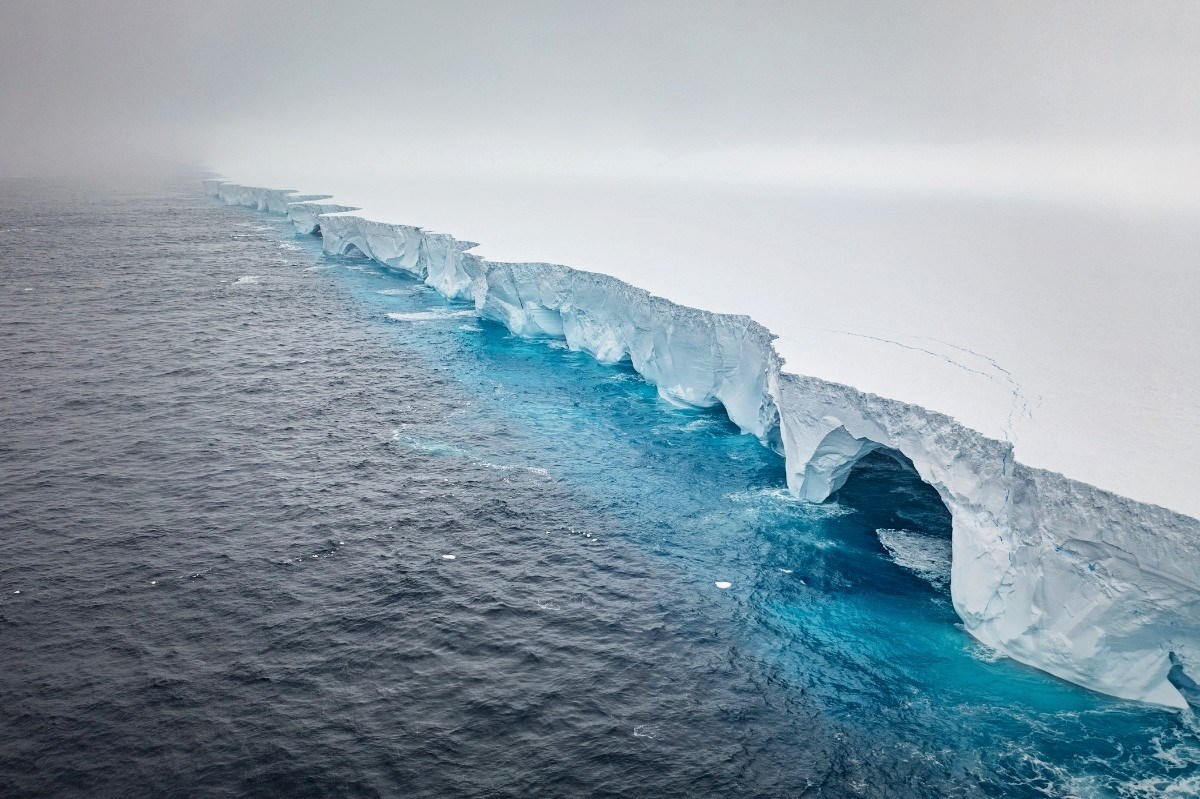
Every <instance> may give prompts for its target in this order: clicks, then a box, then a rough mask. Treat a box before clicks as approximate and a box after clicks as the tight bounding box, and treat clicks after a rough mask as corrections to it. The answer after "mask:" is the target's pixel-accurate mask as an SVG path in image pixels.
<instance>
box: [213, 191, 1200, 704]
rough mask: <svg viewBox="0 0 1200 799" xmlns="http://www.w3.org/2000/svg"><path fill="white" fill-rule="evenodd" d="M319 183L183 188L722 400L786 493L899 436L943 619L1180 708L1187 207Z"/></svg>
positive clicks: (1189, 312)
mask: <svg viewBox="0 0 1200 799" xmlns="http://www.w3.org/2000/svg"><path fill="white" fill-rule="evenodd" d="M293 177H294V176H293ZM242 179H243V180H248V181H250V182H251V183H257V184H260V185H264V186H271V185H287V184H290V183H294V181H293V180H282V179H279V178H278V176H274V175H246V176H243V177H242ZM250 179H253V180H250ZM331 183H332V184H337V185H330V182H326V183H325V184H323V185H321V186H315V187H313V188H315V189H322V190H327V191H332V192H333V196H332V197H330V196H328V195H289V194H288V193H287V192H286V191H280V190H276V189H262V188H255V187H254V186H253V185H237V184H232V183H226V182H221V181H209V182H207V184H206V185H207V187H208V191H209V192H210V193H211V194H213V195H214V196H219V197H221V198H222V199H223V200H224V201H225V202H227V203H231V204H239V205H246V206H250V207H254V208H258V209H260V210H264V211H270V212H274V213H287V214H288V215H289V217H290V218H291V219H292V221H293V223H294V224H295V226H296V229H297V231H298V232H301V233H311V232H319V233H320V234H321V235H322V237H323V242H324V244H323V246H324V248H325V250H326V251H328V252H331V253H335V254H343V255H346V254H351V255H357V254H363V255H366V256H368V257H370V258H373V259H375V260H376V261H379V262H380V263H383V264H386V265H388V266H390V267H392V268H396V269H400V270H403V271H406V272H409V273H412V274H415V275H417V276H419V277H421V278H423V279H424V280H425V282H426V283H428V284H429V285H430V286H432V287H434V288H436V289H437V290H439V291H440V292H442V293H443V294H444V295H446V296H447V297H451V298H456V299H460V300H465V301H470V302H473V303H474V306H475V309H476V312H477V313H478V314H479V315H481V316H483V317H485V318H487V319H491V320H493V321H496V322H499V323H502V324H504V325H506V326H507V327H508V328H509V329H510V330H512V331H513V332H514V333H516V334H519V335H526V336H547V337H553V338H559V339H565V341H566V343H567V345H568V346H570V347H571V348H572V349H575V350H583V351H586V352H589V353H591V354H592V355H594V356H595V357H596V358H597V359H598V360H600V361H602V362H616V361H618V360H621V359H624V358H629V359H630V360H631V362H632V364H633V366H634V368H635V369H637V371H638V372H640V373H641V374H642V375H643V376H644V377H645V378H646V379H647V380H648V381H650V382H652V383H654V384H655V385H656V386H658V389H659V393H660V395H661V396H663V398H664V399H667V400H669V401H671V402H675V403H680V404H691V405H701V406H704V405H714V404H717V403H720V404H721V405H722V406H723V407H724V408H725V410H726V412H727V413H728V414H729V417H730V419H732V420H733V421H734V422H735V423H737V424H738V425H739V426H740V427H741V428H742V430H743V431H745V432H747V433H751V434H754V435H756V436H758V437H759V438H760V439H761V440H762V441H763V442H764V443H765V444H767V445H769V446H772V447H775V448H776V449H778V450H779V451H781V452H782V453H783V454H784V455H785V457H786V462H787V473H788V484H789V487H790V488H791V490H792V491H793V492H794V493H796V494H798V495H799V496H801V497H803V498H805V499H809V500H813V501H822V500H824V499H826V498H827V497H828V496H829V495H830V494H831V493H833V492H834V491H836V490H837V489H838V488H839V487H840V486H841V485H842V483H843V482H844V481H845V478H846V477H847V475H848V474H849V472H850V470H851V468H852V467H853V465H854V463H855V462H857V460H858V459H860V458H861V457H863V456H864V455H866V454H868V453H869V452H871V451H874V450H875V449H878V448H885V449H890V450H895V451H898V452H900V453H902V454H903V455H904V456H906V457H907V458H908V459H909V460H911V462H912V464H913V466H915V468H916V470H917V471H918V473H919V474H920V475H921V477H922V478H923V479H924V480H925V481H926V482H928V483H929V484H930V485H932V486H933V487H934V488H935V489H937V491H938V493H939V494H940V495H941V497H942V500H943V501H944V502H945V504H946V506H947V508H948V509H949V510H950V513H951V515H952V517H953V527H954V532H953V542H952V552H953V563H952V568H951V596H952V599H953V602H954V606H955V609H956V611H957V612H958V614H959V616H960V617H961V618H962V619H963V622H964V626H965V627H966V629H967V630H969V631H970V632H971V633H972V634H973V635H974V636H976V637H977V638H979V639H980V640H981V641H983V642H984V643H986V644H988V645H989V646H991V647H993V648H995V649H998V650H1000V651H1003V652H1005V653H1006V654H1008V655H1010V656H1011V657H1014V658H1016V659H1017V660H1020V661H1022V662H1025V663H1028V664H1030V665H1033V666H1036V667H1038V668H1041V669H1044V670H1046V671H1048V672H1050V673H1052V674H1056V675H1058V676H1060V677H1063V678H1065V679H1068V680H1071V681H1074V682H1076V683H1079V684H1081V685H1085V686H1088V687H1090V688H1093V689H1096V690H1100V691H1103V692H1106V693H1109V694H1113V695H1115V696H1120V697H1126V698H1131V699H1139V700H1143V701H1149V702H1156V703H1161V704H1165V705H1172V706H1177V707H1182V706H1184V705H1185V704H1186V703H1185V700H1184V698H1183V696H1182V694H1181V693H1180V691H1179V690H1178V689H1177V688H1176V684H1177V683H1178V682H1179V678H1178V676H1176V677H1175V678H1174V682H1173V681H1172V679H1168V675H1169V673H1171V670H1172V668H1173V667H1174V668H1175V672H1174V673H1175V675H1178V674H1179V673H1180V671H1184V672H1185V673H1188V674H1191V675H1192V676H1195V673H1196V672H1198V671H1200V522H1198V521H1197V519H1196V518H1195V517H1196V516H1197V515H1200V495H1198V494H1197V493H1196V492H1195V490H1194V484H1195V481H1196V478H1197V477H1200V453H1198V452H1197V451H1196V450H1195V449H1194V448H1193V447H1191V446H1190V444H1191V442H1193V441H1196V440H1197V439H1198V438H1200V416H1198V415H1197V414H1196V413H1195V410H1194V409H1195V408H1196V407H1197V400H1198V399H1200V369H1197V368H1196V365H1195V352H1196V351H1197V348H1198V346H1200V324H1197V322H1196V319H1195V313H1194V309H1195V308H1196V307H1197V304H1198V303H1197V301H1198V300H1200V280H1197V278H1196V275H1195V255H1194V254H1195V253H1196V252H1198V251H1200V247H1198V245H1200V224H1197V222H1196V220H1194V219H1191V218H1186V217H1184V216H1173V215H1171V214H1169V213H1163V214H1161V215H1158V216H1154V217H1139V216H1136V215H1130V214H1121V213H1117V212H1115V211H1113V210H1106V209H1101V208H1082V207H1071V206H1067V205H1061V206H1054V205H1050V204H1039V205H1036V206H1033V205H1030V204H1024V205H1021V204H1015V203H1005V202H999V201H988V202H984V201H969V200H965V199H962V198H958V199H954V200H953V201H951V200H948V199H937V198H935V197H920V198H914V197H898V196H887V197H873V198H863V197H858V196H853V197H852V196H849V195H832V194H828V193H827V194H824V195H815V194H811V193H805V192H801V191H798V190H790V189H783V188H771V187H765V186H757V187H744V186H727V185H720V184H719V183H710V184H703V183H694V184H689V185H687V186H683V185H676V186H674V187H673V188H672V187H667V186H665V185H655V186H648V185H647V186H626V185H622V186H616V185H613V184H607V183H604V182H602V181H591V182H586V181H585V182H576V183H573V184H570V185H568V184H565V183H552V182H548V181H547V182H542V183H539V184H533V183H525V184H516V183H512V182H509V183H500V182H480V183H478V184H475V185H468V184H463V183H453V182H445V181H442V182H436V183H435V182H400V183H395V182H391V181H382V180H377V181H375V182H373V183H367V184H363V183H359V184H357V185H356V184H354V183H353V182H351V181H345V182H343V183H339V182H338V181H336V180H334V181H332V182H331ZM293 198H294V199H295V202H289V200H290V199H293ZM460 235H466V236H470V237H471V238H472V240H478V241H482V242H484V244H483V245H476V244H474V243H473V241H465V240H463V239H461V238H458V236H460ZM554 264H569V265H570V266H569V267H568V266H557V265H554ZM572 267H573V268H572ZM579 270H588V271H579ZM663 298H667V299H663ZM699 309H703V310H699ZM773 337H777V338H773ZM1190 663H1196V664H1197V665H1196V666H1192V667H1191V670H1190V672H1189V671H1187V670H1188V664H1190Z"/></svg>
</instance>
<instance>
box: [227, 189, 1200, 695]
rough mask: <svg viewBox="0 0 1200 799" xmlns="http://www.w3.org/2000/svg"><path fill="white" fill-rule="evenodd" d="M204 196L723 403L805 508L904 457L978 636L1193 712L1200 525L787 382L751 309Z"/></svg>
mask: <svg viewBox="0 0 1200 799" xmlns="http://www.w3.org/2000/svg"><path fill="white" fill-rule="evenodd" d="M204 185H205V190H206V192H207V193H208V194H209V195H210V196H212V197H216V198H219V199H221V200H222V201H223V202H225V203H226V204H229V205H241V206H248V207H252V208H256V209H258V210H260V211H265V212H268V213H275V214H283V215H286V216H287V217H288V218H289V219H290V220H291V221H292V223H293V225H294V226H295V228H296V231H297V232H298V233H319V234H320V235H321V237H322V247H323V249H324V250H325V252H327V253H330V254H333V255H346V254H348V253H351V252H355V251H357V252H360V253H362V254H363V255H365V256H367V257H369V258H371V259H373V260H375V261H377V262H378V263H380V264H383V265H384V266H387V267H389V268H392V269H396V270H400V271H403V272H406V273H408V274H410V275H412V276H414V277H416V278H418V279H421V280H423V281H424V282H425V283H426V284H428V285H430V286H431V287H433V288H434V289H436V290H437V291H439V292H440V293H441V294H443V295H444V296H446V297H448V298H452V299H458V300H464V301H470V302H473V303H474V305H475V309H476V312H477V313H478V314H479V315H480V316H481V317H483V318H486V319H489V320H492V321H495V322H498V323H500V324H503V325H505V326H506V327H507V328H508V329H509V330H511V331H512V332H513V333H514V334H517V335H521V336H543V337H553V338H558V339H565V340H566V342H567V345H568V346H569V347H570V348H571V349H572V350H579V351H584V352H588V353H589V354H591V355H592V356H593V357H595V358H596V359H597V360H599V361H601V362H603V363H616V362H618V361H620V360H623V359H624V358H629V359H630V361H631V363H632V365H633V367H634V369H636V370H637V371H638V372H639V373H640V374H641V375H642V376H643V377H644V378H645V379H646V380H647V381H648V382H650V383H652V384H654V385H655V386H656V387H657V389H658V392H659V394H660V395H661V396H662V397H664V399H667V400H668V401H671V402H674V403H682V404H688V405H695V406H714V405H717V404H720V405H721V406H723V408H724V410H725V412H726V413H727V414H728V416H729V418H730V419H731V420H732V421H733V422H734V423H736V424H737V425H738V427H739V428H740V429H741V430H742V431H743V432H745V433H749V434H752V435H755V436H756V437H758V439H759V440H760V441H762V442H763V443H764V444H765V445H767V446H771V447H772V448H774V449H776V450H777V451H779V452H781V453H782V454H783V456H784V458H785V463H786V471H787V481H788V487H789V489H790V490H791V491H792V492H793V493H794V494H796V495H797V496H799V497H800V498H802V499H805V500H809V501H814V502H820V501H823V500H825V499H826V498H828V496H829V495H830V494H832V493H833V492H834V491H836V490H837V489H838V488H840V487H841V485H842V484H843V483H844V482H845V480H846V478H847V477H848V475H849V473H850V471H851V469H852V468H853V466H854V464H855V463H856V462H857V461H858V460H859V459H861V458H862V457H864V456H865V455H867V454H868V453H870V452H872V451H875V450H877V449H887V450H894V451H896V452H899V453H902V454H903V455H904V456H906V457H907V458H908V459H909V460H911V461H912V463H913V465H914V466H915V467H916V470H917V472H918V474H919V475H920V477H921V479H922V480H924V481H925V482H926V483H928V484H930V485H931V486H933V487H934V488H935V489H936V490H937V492H938V494H939V495H940V496H941V498H942V501H943V502H944V503H945V505H946V507H947V508H948V509H949V511H950V514H951V517H952V520H953V541H952V550H953V561H952V569H951V597H952V600H953V603H954V608H955V610H956V612H957V613H958V615H959V617H960V618H961V619H962V621H963V624H964V627H965V628H966V629H967V630H968V631H969V632H970V633H971V634H972V635H973V636H975V637H976V638H977V639H978V640H980V641H982V642H983V643H984V644H986V645H988V646H991V647H993V648H995V649H997V650H999V651H1001V652H1003V653H1005V654H1006V655H1008V656H1010V657H1012V658H1014V659H1015V660H1018V661H1020V662H1022V663H1026V664H1028V665H1030V666H1033V667H1036V668H1039V669H1042V670H1044V671H1046V672H1049V673H1051V674H1054V675H1056V676H1058V677H1061V678H1063V679H1066V680H1069V681H1071V682H1074V683H1077V684H1079V685H1082V686H1085V687H1087V688H1091V689H1093V690H1097V691H1101V692H1103V693H1106V694H1110V695H1113V696H1117V697H1122V698H1126V699H1133V700H1139V701H1144V702H1150V703H1155V704H1160V705H1167V706H1171V707H1177V708H1185V707H1187V706H1188V703H1187V700H1186V699H1185V697H1184V695H1183V693H1181V691H1180V686H1184V688H1185V690H1187V688H1186V686H1187V684H1188V683H1189V682H1190V680H1189V678H1188V677H1187V676H1186V669H1187V668H1188V667H1189V664H1197V663H1198V662H1200V520H1197V519H1194V518H1192V517H1189V516H1186V515H1183V514H1180V513H1176V512H1174V511H1170V510H1167V509H1165V508H1161V507H1158V506H1156V505H1151V504H1148V503H1141V502H1137V501H1135V500H1132V499H1129V498H1126V497H1122V496H1119V495H1117V494H1113V493H1111V492H1108V491H1104V490H1102V489H1099V488H1095V487H1093V486H1090V485H1087V484H1085V483H1082V482H1079V481H1075V480H1071V479H1069V478H1067V477H1065V476H1063V475H1061V474H1058V473H1055V472H1050V471H1047V470H1043V469H1036V468H1032V467H1028V466H1025V465H1024V464H1021V463H1019V462H1017V461H1016V460H1015V458H1014V457H1013V449H1012V446H1011V445H1010V444H1009V443H1008V442H1004V441H998V440H996V439H993V438H989V437H987V436H984V435H983V434H981V433H979V432H977V431H975V430H972V429H970V428H967V427H965V426H964V425H962V424H960V423H958V422H957V421H956V420H954V419H953V418H951V417H949V416H946V415H945V414H941V413H938V412H935V411H930V410H927V409H925V408H922V407H919V406H916V405H912V404H909V403H904V402H899V401H896V400H890V399H887V398H885V397H881V396H878V395H876V394H870V393H866V392H861V391H859V390H857V389H855V388H853V387H851V386H846V385H842V384H838V383H833V382H830V381H826V380H822V379H820V378H819V377H815V376H805V375H797V374H792V373H789V372H786V371H784V370H783V368H782V367H783V362H782V360H781V358H780V357H779V355H778V354H777V353H776V351H775V348H774V347H773V345H772V343H771V342H772V339H773V336H772V334H771V333H770V331H768V330H767V329H766V328H764V327H762V326H761V325H759V324H758V323H756V322H754V321H753V320H752V319H750V318H749V317H745V316H734V315H729V314H717V313H712V312H708V311H703V310H699V309H695V308H687V307H684V306H680V305H677V304H675V303H673V302H671V301H669V300H667V299H664V298H661V297H657V296H654V295H651V294H649V293H648V292H646V291H644V290H642V289H638V288H636V287H634V286H632V285H630V284H628V283H625V282H623V281H621V280H618V279H616V278H613V277H610V276H607V275H602V274H597V273H592V272H584V271H581V270H576V269H572V268H570V267H566V266H560V265H555V264H537V263H501V262H490V261H487V260H485V259H483V258H481V257H479V256H477V255H475V254H473V253H471V252H470V249H471V248H472V247H473V246H474V244H473V243H472V242H469V241H463V240H459V239H456V238H455V237H453V236H451V235H449V234H446V233H434V232H429V231H424V230H421V229H420V228H418V227H414V226H409V225H402V224H392V223H385V222H378V221H371V220H368V219H365V218H362V217H357V216H354V215H353V213H352V212H353V211H355V210H357V209H355V208H353V207H352V206H347V205H341V204H336V203H331V202H323V201H325V200H328V199H329V197H328V196H325V195H298V194H296V193H295V192H293V191H290V190H282V189H267V188H261V187H254V186H244V185H239V184H236V183H232V182H228V181H224V180H219V179H213V180H206V181H204ZM1191 668H1192V671H1193V672H1196V671H1200V666H1197V665H1191ZM1181 675H1183V676H1182V679H1181ZM1189 693H1190V692H1189ZM1195 699H1196V698H1195V697H1193V701H1195Z"/></svg>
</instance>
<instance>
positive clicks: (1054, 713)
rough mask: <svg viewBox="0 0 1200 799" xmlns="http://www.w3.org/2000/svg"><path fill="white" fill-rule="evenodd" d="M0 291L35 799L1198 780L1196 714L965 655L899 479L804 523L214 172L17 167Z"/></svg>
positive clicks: (1, 679) (622, 398)
mask: <svg viewBox="0 0 1200 799" xmlns="http://www.w3.org/2000/svg"><path fill="white" fill-rule="evenodd" d="M0 279H2V284H0V375H2V383H0V705H2V710H3V712H2V715H0V795H2V796H5V797H36V796H100V797H143V796H144V797H163V796H189V797H190V796H196V797H206V796H212V797H225V796H277V797H302V796H354V797H358V796H389V797H391V796H395V797H460V796H461V797H501V796H646V797H675V796H679V797H683V796H688V797H697V796H739V797H741V796H763V797H768V796H771V797H774V796H789V797H790V796H823V797H843V796H845V797H927V796H928V797H933V796H996V797H999V796H1004V797H1008V796H1012V797H1035V796H1080V797H1092V796H1099V797H1117V796H1120V797H1126V796H1139V797H1157V796H1195V795H1197V793H1198V792H1200V764H1198V763H1200V735H1198V728H1197V724H1196V722H1195V720H1194V717H1193V716H1192V715H1191V714H1181V713H1177V712H1173V711H1165V710H1159V709H1154V708H1148V707H1143V706H1139V705H1135V704H1131V703H1127V702H1122V701H1119V700H1114V699H1112V698H1109V697H1104V696H1099V695H1096V694H1092V693H1089V692H1087V691H1085V690H1083V689H1080V688H1077V687H1075V686H1072V685H1069V684H1066V683H1063V682H1061V681H1058V680H1056V679H1054V678H1051V677H1049V676H1046V675H1044V674H1041V673H1039V672H1037V671H1034V670H1032V669H1029V668H1026V667H1023V666H1020V665H1018V664H1015V663H1012V662H1011V661H1008V660H1005V659H1002V658H998V657H995V656H993V655H992V654H991V653H989V652H988V651H987V650H986V649H984V648H983V647H981V646H979V645H978V644H976V643H975V642H974V641H973V640H972V639H971V638H970V637H969V636H968V635H967V634H966V633H964V632H963V631H962V629H961V628H960V627H959V626H958V624H957V619H956V617H955V615H954V612H953V610H952V609H951V607H950V605H949V601H948V597H947V594H946V591H945V586H944V568H945V563H944V551H945V543H946V541H947V539H948V536H949V525H948V519H947V516H946V513H945V510H944V508H942V507H941V505H940V502H939V501H938V499H937V497H936V495H935V494H934V493H933V492H932V491H931V490H929V489H928V488H927V487H925V486H924V485H923V484H921V483H920V482H919V481H918V480H917V479H916V478H915V477H914V476H912V475H911V474H909V473H908V472H907V471H905V470H904V469H902V468H900V467H899V466H898V465H897V464H895V463H893V462H892V461H889V460H887V459H886V458H877V459H873V460H870V461H868V462H865V465H864V466H863V467H862V468H860V469H859V470H858V471H857V472H856V473H855V475H854V476H853V477H852V479H851V481H850V483H849V484H847V486H846V487H845V488H844V489H843V490H842V491H841V492H839V494H838V495H837V496H836V497H835V498H834V501H833V502H831V503H828V504H826V505H822V506H811V505H806V504H802V503H798V502H796V501H793V500H791V499H790V498H789V497H788V496H787V494H786V492H785V491H784V486H783V469H782V462H781V461H780V459H779V458H778V457H777V456H776V455H774V454H773V453H771V452H769V451H768V450H766V449H764V448H763V447H761V446H760V445H759V444H758V443H757V442H756V441H755V440H753V439H752V438H749V437H746V436H741V435H738V433H737V430H736V429H735V428H734V427H733V426H732V425H730V424H729V423H728V422H727V420H726V419H725V418H724V417H723V415H722V414H721V413H720V412H719V411H715V412H699V411H682V410H679V409H676V408H673V407H670V406H668V405H666V404H665V403H663V402H661V401H659V400H658V399H657V398H656V394H655V391H654V389H653V387H651V386H648V385H646V384H645V383H644V382H642V381H641V379H640V378H639V377H638V376H637V375H636V374H635V373H633V372H632V371H631V370H630V369H628V368H624V367H606V366H601V365H598V364H596V363H595V362H594V361H592V360H591V359H590V358H589V357H587V356H585V355H581V354H576V353H571V352H568V351H566V350H565V349H564V348H562V347H561V346H560V345H557V344H555V343H551V342H546V341H529V340H522V339H518V338H514V337H512V336H511V335H509V334H508V333H507V332H506V331H505V330H503V329H502V328H499V327H497V326H494V325H491V324H485V323H480V322H479V321H478V320H476V319H474V318H473V317H472V316H471V314H470V312H469V309H468V308H465V307H464V306H461V305H454V304H450V303H447V302H446V301H444V300H443V299H442V298H440V297H439V296H438V295H437V294H436V293H435V292H433V291H432V290H430V289H427V288H425V287H424V286H422V285H421V284H419V283H417V282H415V281H413V280H411V279H409V278H406V277H402V276H398V275H394V274H390V273H388V272H386V271H384V270H382V269H381V268H379V267H378V266H376V265H374V264H372V263H370V262H367V261H354V260H345V259H333V258H328V257H325V256H323V255H322V254H321V253H320V242H319V239H316V238H313V237H298V236H295V235H294V234H293V233H292V232H291V230H290V228H289V227H288V226H287V225H286V224H285V223H284V222H282V221H281V220H278V219H274V218H269V217H267V216H265V215H262V214H259V213H256V212H252V211H248V210H244V209H231V208H226V207H224V206H221V205H219V204H217V203H216V202H214V201H212V200H209V199H207V198H205V197H203V196H201V194H200V192H199V190H198V188H197V187H196V185H195V183H194V182H191V181H186V182H180V183H178V184H166V185H160V186H150V187H139V188H133V189H130V188H118V187H112V186H108V187H85V186H80V185H74V184H69V183H46V182H42V183H33V182H18V181H4V182H0ZM389 315H390V316H389ZM878 531H883V532H878ZM896 531H899V532H896ZM885 544H887V546H885ZM889 547H890V549H889ZM451 555H453V556H454V557H453V559H450V558H449V556H451ZM718 581H727V582H729V583H731V587H730V588H729V589H727V590H721V589H719V588H717V586H716V585H715V583H717V582H718ZM18 592H19V593H18Z"/></svg>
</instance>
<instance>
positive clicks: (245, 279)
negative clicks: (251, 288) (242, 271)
mask: <svg viewBox="0 0 1200 799" xmlns="http://www.w3.org/2000/svg"><path fill="white" fill-rule="evenodd" d="M261 280H262V278H261V277H259V276H258V275H242V276H241V277H239V278H238V279H237V280H235V281H233V285H235V286H248V285H250V284H252V283H258V282H259V281H261Z"/></svg>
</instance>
